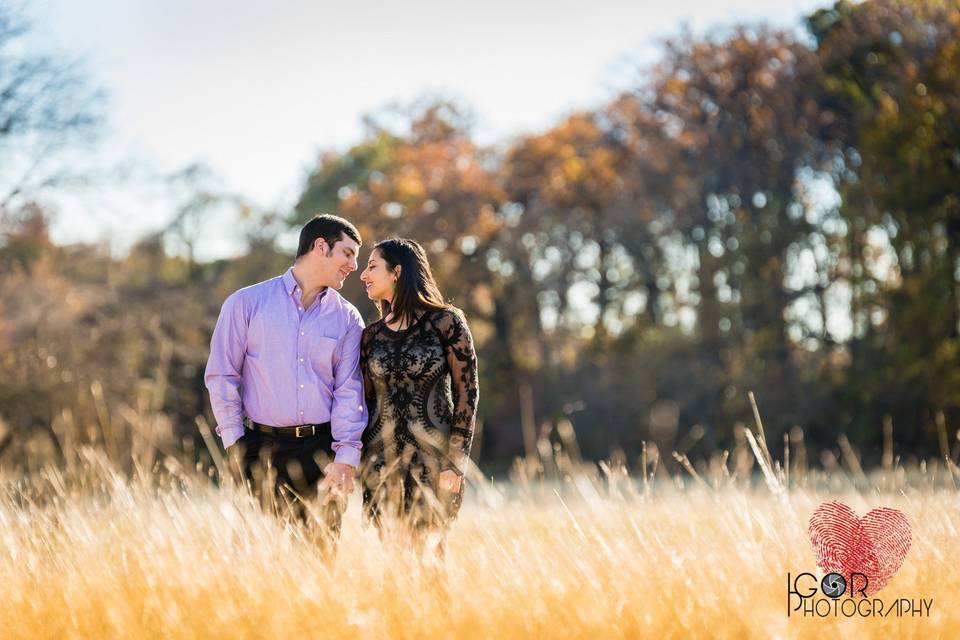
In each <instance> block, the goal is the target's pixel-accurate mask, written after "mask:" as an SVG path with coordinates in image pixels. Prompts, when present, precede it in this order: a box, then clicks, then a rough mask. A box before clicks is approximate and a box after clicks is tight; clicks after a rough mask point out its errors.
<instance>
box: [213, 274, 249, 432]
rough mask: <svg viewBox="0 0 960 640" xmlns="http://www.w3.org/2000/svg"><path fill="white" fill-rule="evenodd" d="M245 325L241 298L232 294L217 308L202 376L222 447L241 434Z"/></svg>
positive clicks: (244, 311) (246, 321)
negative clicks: (218, 309) (215, 321)
mask: <svg viewBox="0 0 960 640" xmlns="http://www.w3.org/2000/svg"><path fill="white" fill-rule="evenodd" d="M247 323H248V318H247V313H246V310H245V309H244V301H243V298H242V296H240V295H238V294H236V293H234V294H233V295H231V296H230V297H228V298H227V299H226V300H225V301H224V303H223V307H222V308H221V309H220V317H219V318H218V319H217V325H216V328H214V330H213V337H212V338H211V339H210V358H209V359H208V360H207V368H206V370H205V372H204V376H203V381H204V384H205V385H206V387H207V390H208V391H209V392H210V405H211V407H212V408H213V415H214V417H215V418H216V420H217V429H216V430H217V435H219V436H220V438H221V439H222V440H223V446H224V447H225V448H226V447H229V446H231V445H232V444H234V443H235V442H236V441H237V440H239V439H240V437H241V436H242V435H243V403H242V401H241V396H240V385H241V380H242V371H243V360H244V355H245V353H246V334H247Z"/></svg>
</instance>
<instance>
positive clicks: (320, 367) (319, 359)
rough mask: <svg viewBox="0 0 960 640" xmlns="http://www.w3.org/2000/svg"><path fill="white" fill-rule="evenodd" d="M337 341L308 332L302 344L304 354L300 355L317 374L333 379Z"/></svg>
mask: <svg viewBox="0 0 960 640" xmlns="http://www.w3.org/2000/svg"><path fill="white" fill-rule="evenodd" d="M338 342H339V341H338V340H337V339H336V338H327V337H326V336H319V335H315V336H311V335H309V334H308V335H307V338H306V340H305V344H304V346H305V349H306V356H301V357H305V359H306V360H307V362H309V363H310V366H311V368H312V369H313V370H314V371H316V372H317V373H318V374H319V375H321V376H323V377H324V378H326V379H328V380H330V381H333V374H334V371H335V365H336V363H335V362H334V359H335V357H336V353H337V344H338Z"/></svg>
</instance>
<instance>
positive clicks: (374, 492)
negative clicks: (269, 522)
mask: <svg viewBox="0 0 960 640" xmlns="http://www.w3.org/2000/svg"><path fill="white" fill-rule="evenodd" d="M360 279H361V280H362V281H363V284H364V286H365V288H366V290H367V296H368V297H369V298H370V299H371V300H373V301H374V302H375V303H376V304H377V307H378V309H379V311H380V320H379V321H377V322H375V323H373V324H371V325H369V326H368V327H367V328H366V329H365V330H364V332H363V340H362V343H361V349H360V366H361V369H362V373H363V380H364V390H365V396H366V401H367V408H368V410H369V414H370V419H369V422H368V424H367V428H366V430H365V431H364V433H363V460H362V464H361V473H360V482H361V486H362V489H363V507H364V515H365V519H366V520H367V521H372V522H373V523H374V524H375V525H376V526H377V527H379V528H381V530H382V527H383V525H384V523H385V522H386V521H391V522H396V523H399V524H400V525H401V526H402V527H403V528H404V529H405V531H406V533H407V534H409V535H411V536H412V538H413V539H412V542H413V543H414V545H415V547H416V548H417V549H418V550H422V547H423V544H424V542H425V540H426V537H427V534H430V533H437V532H439V533H440V534H441V535H440V536H439V540H438V542H439V543H440V545H441V546H440V548H439V552H440V553H442V538H443V536H442V531H443V530H444V526H445V525H446V524H448V523H450V522H451V521H452V520H453V518H454V517H456V514H457V511H458V510H459V507H460V497H461V492H462V490H463V472H464V470H465V468H466V463H467V460H468V458H469V455H470V445H471V442H472V439H473V430H474V419H475V417H476V412H477V399H478V396H479V393H478V387H477V358H476V354H475V352H474V348H473V339H472V337H471V335H470V330H469V329H468V327H467V323H466V321H465V320H464V317H463V314H462V313H461V312H460V310H458V309H456V308H454V307H452V306H450V305H448V304H446V303H445V302H444V301H443V296H442V295H441V294H440V290H439V289H438V287H437V284H436V282H434V279H433V274H432V273H431V271H430V264H429V262H428V260H427V254H426V252H424V250H423V247H421V246H420V245H419V244H417V243H416V242H414V241H413V240H406V239H401V238H391V239H389V240H384V241H382V242H380V243H378V244H377V245H376V246H375V247H374V248H373V251H372V252H371V255H370V259H369V261H368V262H367V267H366V269H364V270H363V273H361V274H360Z"/></svg>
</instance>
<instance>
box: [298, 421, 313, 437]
mask: <svg viewBox="0 0 960 640" xmlns="http://www.w3.org/2000/svg"><path fill="white" fill-rule="evenodd" d="M308 426H309V427H310V433H307V432H306V431H304V433H303V435H300V429H306V428H307V427H306V426H303V425H298V426H297V428H296V429H295V430H294V432H293V437H295V438H306V437H307V436H308V435H309V436H312V435H316V433H317V427H316V425H313V424H311V425H308Z"/></svg>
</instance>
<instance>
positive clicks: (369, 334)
mask: <svg viewBox="0 0 960 640" xmlns="http://www.w3.org/2000/svg"><path fill="white" fill-rule="evenodd" d="M374 327H375V325H371V326H368V327H367V328H365V329H364V330H363V335H362V336H361V337H360V373H361V375H362V376H363V400H364V402H365V403H366V405H367V415H368V416H370V417H372V416H373V411H372V410H371V407H373V406H375V404H376V402H377V398H376V393H375V392H374V390H373V381H371V380H370V369H369V364H370V347H371V346H372V345H373V336H374V333H375V331H376V329H375V328H374Z"/></svg>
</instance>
